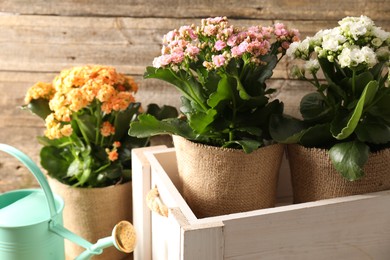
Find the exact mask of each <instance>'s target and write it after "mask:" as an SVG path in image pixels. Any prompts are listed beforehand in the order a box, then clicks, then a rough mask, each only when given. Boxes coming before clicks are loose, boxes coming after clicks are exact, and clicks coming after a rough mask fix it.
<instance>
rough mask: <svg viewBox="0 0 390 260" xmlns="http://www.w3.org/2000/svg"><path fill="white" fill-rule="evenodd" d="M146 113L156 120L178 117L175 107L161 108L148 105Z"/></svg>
mask: <svg viewBox="0 0 390 260" xmlns="http://www.w3.org/2000/svg"><path fill="white" fill-rule="evenodd" d="M146 113H147V114H150V115H153V116H154V117H156V118H157V119H158V120H162V119H166V118H173V117H178V115H179V113H178V112H177V109H176V107H173V106H168V105H163V106H162V107H159V106H158V105H157V104H149V105H148V108H147V110H146Z"/></svg>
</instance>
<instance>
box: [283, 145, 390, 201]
mask: <svg viewBox="0 0 390 260" xmlns="http://www.w3.org/2000/svg"><path fill="white" fill-rule="evenodd" d="M287 149H288V160H289V164H290V169H291V181H292V186H293V196H294V203H302V202H309V201H316V200H322V199H329V198H335V197H343V196H349V195H357V194H364V193H369V192H376V191H382V190H388V189H390V170H389V169H390V149H385V150H382V151H379V152H377V153H373V154H370V156H369V159H368V161H367V163H366V165H365V166H364V173H365V176H364V177H363V178H361V179H359V180H356V181H348V180H347V179H345V178H344V177H342V176H341V175H340V173H338V172H337V171H336V169H335V168H334V166H333V165H332V162H331V160H330V158H329V154H328V150H326V149H317V148H305V147H303V146H301V145H297V144H291V145H288V146H287Z"/></svg>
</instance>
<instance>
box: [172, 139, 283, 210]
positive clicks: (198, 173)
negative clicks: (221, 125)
mask: <svg viewBox="0 0 390 260" xmlns="http://www.w3.org/2000/svg"><path fill="white" fill-rule="evenodd" d="M173 141H174V146H175V148H176V157H177V165H178V171H179V176H180V179H181V185H182V187H181V188H182V194H183V197H184V199H185V200H186V201H187V203H188V205H189V206H190V207H191V209H192V211H193V212H194V214H195V215H196V216H197V217H198V218H203V217H210V216H217V215H225V214H230V213H236V212H244V211H250V210H256V209H262V208H268V207H273V206H274V205H275V198H276V186H277V180H278V172H279V167H280V164H281V160H282V156H283V151H284V146H283V145H281V144H276V145H270V146H266V147H264V148H260V149H257V150H256V151H254V152H252V153H250V154H246V153H244V152H243V151H242V150H237V149H227V148H219V147H214V146H208V145H203V144H198V143H194V142H191V141H188V140H186V139H184V138H182V137H179V136H173Z"/></svg>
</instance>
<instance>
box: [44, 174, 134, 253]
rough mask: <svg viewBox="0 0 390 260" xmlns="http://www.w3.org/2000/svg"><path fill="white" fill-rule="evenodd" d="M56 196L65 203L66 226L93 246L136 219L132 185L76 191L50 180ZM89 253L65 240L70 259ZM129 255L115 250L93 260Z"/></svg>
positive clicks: (113, 248)
mask: <svg viewBox="0 0 390 260" xmlns="http://www.w3.org/2000/svg"><path fill="white" fill-rule="evenodd" d="M48 180H49V184H50V186H51V188H52V190H53V192H54V193H56V194H58V195H60V196H61V197H62V198H63V199H64V201H65V208H64V212H63V218H64V226H65V227H66V228H67V229H69V230H71V231H72V232H73V233H75V234H77V235H79V236H80V237H82V238H84V239H86V240H87V241H89V242H91V243H96V241H97V240H98V239H100V238H103V237H108V236H111V234H112V230H113V228H114V226H115V225H116V224H117V223H118V222H120V221H121V220H127V221H129V222H132V221H131V218H132V207H131V206H132V186H131V185H132V184H131V182H128V183H125V184H121V185H115V186H109V187H105V188H73V187H70V186H68V185H65V184H62V183H60V182H59V181H57V180H55V179H52V178H48ZM84 250H85V249H83V248H82V247H80V246H78V245H76V244H74V243H73V242H70V241H68V240H65V254H66V259H67V260H68V259H74V258H75V257H77V256H78V255H79V254H80V253H81V252H83V251H84ZM126 255H128V254H125V253H122V252H120V251H118V250H117V249H116V248H115V247H109V248H106V249H104V251H103V254H101V255H97V256H93V257H92V258H91V259H92V260H99V259H100V260H103V259H110V260H119V259H123V258H124V257H125V256H126Z"/></svg>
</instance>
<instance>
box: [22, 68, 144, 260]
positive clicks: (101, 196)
mask: <svg viewBox="0 0 390 260" xmlns="http://www.w3.org/2000/svg"><path fill="white" fill-rule="evenodd" d="M137 88H138V87H137V84H136V83H135V82H134V80H133V78H131V77H127V76H125V75H123V74H121V73H118V72H117V71H116V70H115V68H113V67H109V66H100V65H90V66H81V67H74V68H71V69H64V70H62V71H61V73H60V74H59V75H58V76H56V77H55V79H54V80H53V81H52V82H51V83H44V82H38V83H36V84H35V85H34V86H32V87H31V88H30V89H29V90H28V91H27V94H26V97H25V102H26V105H25V108H26V109H29V110H30V111H32V112H33V113H34V114H36V115H38V116H39V117H41V118H42V119H44V120H45V126H46V130H45V135H44V136H40V137H38V141H39V143H40V144H41V145H42V148H41V152H40V157H41V165H42V167H43V168H45V169H46V170H47V174H48V175H49V176H50V177H51V178H49V183H50V185H51V186H52V189H53V191H54V192H55V193H57V194H59V195H60V196H61V197H63V198H64V201H65V205H66V207H65V209H64V225H65V226H66V227H67V228H69V229H70V230H72V231H74V232H76V233H78V234H80V235H82V236H83V237H85V238H86V239H87V240H88V241H96V240H97V239H98V238H100V237H102V236H105V235H109V234H110V233H111V230H112V228H113V226H114V225H115V224H116V223H117V222H119V221H121V220H128V221H130V220H131V219H130V218H131V211H130V210H129V209H128V207H129V206H131V181H130V180H131V169H130V167H131V149H132V148H136V147H141V146H145V145H146V142H147V140H146V139H138V138H134V137H130V136H128V134H127V131H128V129H129V125H130V122H131V121H132V120H134V119H135V118H136V116H137V115H138V113H139V110H140V103H137V102H135V98H134V93H135V92H136V91H137ZM66 251H67V255H68V257H70V258H75V257H76V256H77V255H79V254H80V253H81V252H82V251H83V248H81V247H79V246H76V245H74V244H73V243H67V244H66ZM117 254H121V253H119V252H116V250H106V251H105V252H104V253H103V255H102V256H101V257H103V258H104V259H107V258H110V259H118V256H115V255H117ZM99 257H100V256H99ZM122 257H123V255H122Z"/></svg>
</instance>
